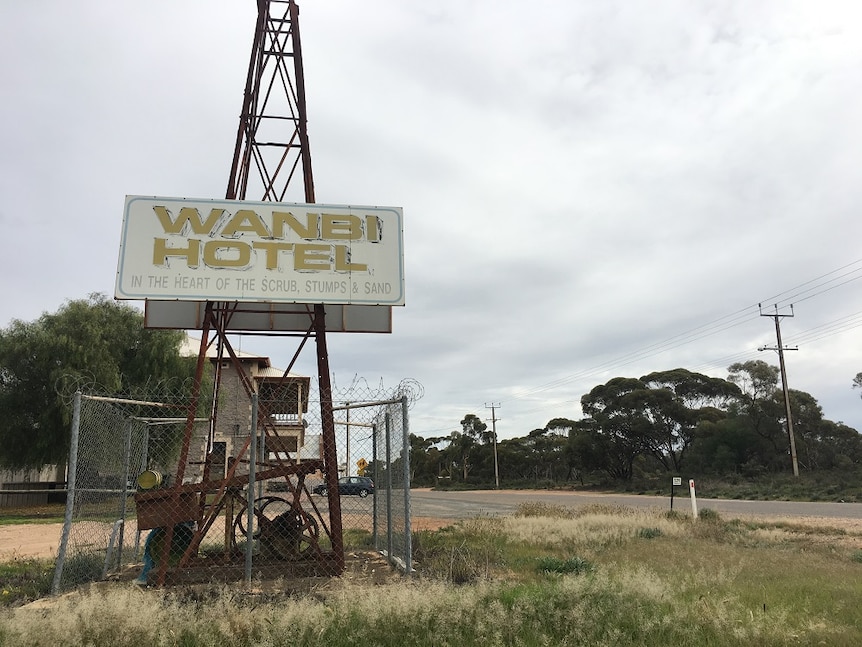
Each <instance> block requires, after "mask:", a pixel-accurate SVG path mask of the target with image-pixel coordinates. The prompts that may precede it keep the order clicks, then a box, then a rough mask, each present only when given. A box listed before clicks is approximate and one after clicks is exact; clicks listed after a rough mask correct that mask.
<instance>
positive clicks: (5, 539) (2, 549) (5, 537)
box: [0, 523, 63, 561]
mask: <svg viewBox="0 0 862 647" xmlns="http://www.w3.org/2000/svg"><path fill="white" fill-rule="evenodd" d="M62 532H63V524H62V523H34V524H13V525H4V526H0V561H10V560H13V559H16V558H17V559H28V558H33V557H46V558H50V557H55V556H56V555H57V549H58V548H59V546H60V535H61V534H62Z"/></svg>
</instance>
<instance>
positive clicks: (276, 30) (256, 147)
mask: <svg viewBox="0 0 862 647" xmlns="http://www.w3.org/2000/svg"><path fill="white" fill-rule="evenodd" d="M257 7H258V18H257V24H256V28H255V35H254V42H253V45H252V50H251V58H250V61H249V68H248V76H247V79H246V87H245V93H244V98H243V107H242V113H241V115H240V123H239V128H238V130H237V137H236V146H235V149H234V156H233V162H232V165H231V170H230V180H229V183H228V188H227V192H226V198H227V199H230V200H245V199H247V197H248V194H249V192H250V191H255V190H259V191H260V194H259V195H252V196H251V198H252V199H260V200H263V201H274V202H282V201H284V200H285V198H286V196H287V191H288V188H289V187H291V188H293V187H296V185H297V184H298V182H299V179H300V178H301V180H302V189H303V196H302V197H303V199H304V201H305V202H306V203H314V202H315V196H314V181H313V176H312V171H311V153H310V149H309V144H308V133H307V129H306V124H307V118H306V107H305V88H304V78H303V67H302V53H301V48H300V38H299V22H298V17H299V8H298V7H297V5H296V3H295V2H294V1H293V0H258V2H257ZM236 307H237V304H236V303H231V302H208V303H207V304H206V315H205V321H204V322H203V330H202V340H201V346H200V351H199V354H198V359H197V369H196V379H195V387H194V393H193V397H192V400H193V402H192V404H191V406H190V408H189V414H188V421H187V424H186V428H185V436H184V439H183V445H182V449H181V454H180V459H179V464H178V469H177V473H176V475H175V478H174V480H173V485H172V486H171V487H169V488H167V489H164V490H158V491H152V492H142V493H138V494H137V495H136V502H137V504H138V509H139V512H138V516H139V526H140V525H141V523H140V522H141V514H142V513H141V510H142V509H145V508H147V507H148V506H149V507H150V508H152V509H154V510H155V512H156V517H157V518H159V519H161V521H159V522H150V523H149V524H144V525H145V526H148V527H154V525H153V524H154V523H157V525H160V526H162V525H163V526H164V527H165V529H166V538H165V541H164V551H163V552H164V554H163V555H162V558H161V559H160V560H159V568H158V584H160V585H161V584H164V583H165V580H166V575H167V571H168V568H169V565H168V562H169V560H168V552H169V550H170V547H171V545H172V539H173V533H174V524H175V523H179V522H181V521H184V520H185V517H187V516H189V514H190V513H191V512H190V511H191V510H192V509H193V508H194V506H195V505H196V506H198V512H197V517H196V519H195V521H196V522H197V529H196V530H195V534H194V536H193V538H192V540H191V543H190V545H189V546H188V548H187V549H186V550H185V553H184V554H183V556H182V557H181V559H180V561H179V564H178V567H177V568H178V570H181V569H183V568H184V567H187V566H188V565H189V564H190V563H191V562H192V561H193V555H194V554H195V552H196V550H197V548H198V547H199V545H200V542H201V540H202V539H203V537H204V535H205V534H206V532H207V531H208V530H209V529H210V528H211V527H212V525H213V523H214V522H215V520H216V518H217V517H218V516H219V515H220V514H227V513H226V512H225V510H224V506H225V502H226V501H227V500H228V499H229V496H227V494H228V493H229V491H230V490H231V489H232V488H234V489H235V488H238V487H242V486H247V487H251V482H252V479H253V478H254V480H255V482H259V481H260V480H265V479H270V478H284V480H285V481H286V482H287V485H288V489H289V497H290V498H291V499H292V501H293V502H294V504H295V505H296V506H297V510H300V511H301V508H300V507H299V501H300V497H301V496H302V495H303V494H305V495H306V496H307V498H308V499H309V501H310V496H308V490H307V489H306V488H305V486H304V477H305V476H306V475H307V473H309V471H311V470H317V469H320V470H321V471H322V472H323V475H324V480H325V482H326V483H327V485H328V491H329V494H328V503H329V506H328V508H329V513H328V516H329V520H328V523H326V521H325V520H324V519H323V518H322V514H321V512H320V511H319V510H318V509H317V506H316V505H315V504H314V503H313V501H312V502H311V508H312V509H313V513H314V515H315V516H316V518H317V519H318V520H319V522H320V525H321V526H322V527H323V529H324V531H325V532H326V534H327V535H328V536H329V540H330V543H331V550H330V551H328V552H327V554H325V555H324V554H322V553H321V551H320V550H319V549H317V550H312V551H310V552H311V553H312V557H315V558H317V559H318V560H323V561H325V562H326V563H327V564H330V565H331V571H330V572H332V573H335V574H338V573H341V572H342V571H343V570H344V565H345V561H344V542H343V528H342V515H341V503H340V498H339V495H338V460H337V452H336V442H335V424H334V420H333V406H332V386H331V383H330V377H329V375H330V371H329V356H328V350H327V344H326V322H325V319H324V306H323V305H322V304H313V305H312V304H309V305H302V304H299V305H297V308H298V309H299V310H304V311H305V312H307V314H308V329H307V331H306V332H305V333H304V334H301V333H300V334H298V335H297V333H285V335H288V336H298V337H299V342H298V348H297V350H296V354H295V355H294V357H293V359H292V360H291V363H290V366H289V367H288V368H287V369H286V370H285V372H284V375H283V377H282V383H283V382H284V381H285V380H286V379H287V376H288V374H289V372H290V370H291V368H292V366H293V364H294V362H295V361H296V359H297V358H298V356H299V353H300V352H301V350H302V348H303V346H304V345H305V343H306V342H307V341H308V340H309V339H311V338H314V340H315V343H316V350H317V371H318V389H319V398H320V415H321V425H322V439H323V457H322V460H319V461H310V462H309V461H303V463H302V464H301V465H300V464H298V463H294V462H293V461H292V460H290V459H289V458H282V459H279V460H278V461H277V464H275V465H268V466H265V467H264V469H263V471H262V472H261V473H258V474H256V475H253V474H248V475H237V474H236V472H235V470H236V466H237V465H239V463H240V459H241V458H242V456H243V455H247V454H248V452H249V443H248V442H246V444H245V445H244V446H243V448H242V449H241V451H240V456H238V457H237V461H236V462H235V463H234V464H233V466H232V468H230V469H228V471H227V473H226V474H225V475H224V477H223V478H219V479H216V480H210V478H209V473H208V472H205V473H204V478H203V480H202V482H200V483H183V480H184V476H185V471H186V468H187V463H188V460H189V445H190V442H191V436H192V428H193V421H194V419H195V417H196V411H197V409H198V405H199V400H200V395H201V384H202V380H203V374H204V370H205V366H206V364H207V350H208V348H209V347H210V345H211V344H213V343H215V344H217V348H218V358H219V360H221V358H222V357H224V358H225V360H227V358H228V357H229V358H230V361H231V363H232V365H233V367H234V368H235V369H236V370H237V371H238V373H240V375H241V379H242V383H243V386H244V388H245V391H246V393H247V395H249V396H250V397H251V396H252V393H253V391H254V385H253V381H252V379H251V378H250V377H249V376H248V375H247V374H245V372H244V368H243V367H242V364H241V362H240V361H239V359H238V358H237V356H236V353H235V352H234V350H233V348H232V346H231V344H230V341H229V340H228V337H227V330H228V323H229V322H230V319H231V317H232V315H233V313H234V311H235V309H236ZM251 334H253V333H251ZM211 335H212V337H211ZM221 364H222V362H221V361H219V362H217V366H221ZM219 375H220V373H219V371H218V370H217V372H216V378H215V392H216V396H215V397H214V398H213V408H212V416H213V419H214V420H215V418H216V417H217V413H218V412H217V402H218V397H217V394H218V389H219V385H220V378H219ZM268 414H269V412H268V411H266V408H265V407H261V408H259V409H258V411H257V425H258V426H259V427H262V428H263V429H264V430H265V433H266V434H267V436H268V437H273V436H277V435H278V434H277V430H276V429H275V428H274V427H273V426H272V425H271V424H268ZM253 424H254V421H253ZM252 436H254V434H253V433H252ZM249 440H250V439H249ZM207 449H208V450H211V449H212V432H211V437H210V439H209V441H208V448H207ZM291 476H293V477H294V478H296V479H297V484H296V485H294V484H293V483H291V480H290V477H291ZM190 501H191V502H192V503H189V502H190ZM184 510H185V512H183V511H184ZM302 514H303V515H304V514H305V513H304V512H302ZM315 523H316V522H315Z"/></svg>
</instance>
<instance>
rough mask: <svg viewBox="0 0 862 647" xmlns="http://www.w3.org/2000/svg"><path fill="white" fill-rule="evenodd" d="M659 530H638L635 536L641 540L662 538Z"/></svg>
mask: <svg viewBox="0 0 862 647" xmlns="http://www.w3.org/2000/svg"><path fill="white" fill-rule="evenodd" d="M662 534H663V533H662V531H661V528H638V531H637V536H638V537H640V538H641V539H655V538H656V537H661V536H662Z"/></svg>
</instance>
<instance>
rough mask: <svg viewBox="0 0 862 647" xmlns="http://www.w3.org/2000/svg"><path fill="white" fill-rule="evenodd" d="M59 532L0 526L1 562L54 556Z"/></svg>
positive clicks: (430, 524)
mask: <svg viewBox="0 0 862 647" xmlns="http://www.w3.org/2000/svg"><path fill="white" fill-rule="evenodd" d="M412 524H413V530H437V529H438V528H442V527H443V526H448V525H451V524H452V520H451V519H432V518H429V517H416V518H414V519H412ZM62 532H63V524H61V523H34V524H12V525H0V562H8V561H11V560H13V559H31V558H46V559H50V558H53V557H56V556H57V550H58V548H59V546H60V535H61V534H62Z"/></svg>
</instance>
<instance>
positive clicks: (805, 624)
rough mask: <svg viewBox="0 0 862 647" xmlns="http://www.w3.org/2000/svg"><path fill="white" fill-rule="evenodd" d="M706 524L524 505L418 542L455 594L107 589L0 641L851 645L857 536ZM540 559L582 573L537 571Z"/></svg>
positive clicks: (779, 526)
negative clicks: (461, 568) (449, 570)
mask: <svg viewBox="0 0 862 647" xmlns="http://www.w3.org/2000/svg"><path fill="white" fill-rule="evenodd" d="M707 517H708V518H707V519H704V520H702V521H693V520H691V519H690V518H688V517H685V516H683V515H669V514H668V513H667V512H664V511H660V510H635V509H627V508H606V507H586V508H579V509H574V510H572V509H565V508H556V507H548V506H540V505H533V506H529V507H527V508H525V509H523V510H521V511H519V514H518V515H517V516H514V517H499V518H498V517H487V516H483V517H477V518H475V519H471V520H466V521H463V522H459V523H457V524H455V525H453V526H450V527H446V528H442V529H438V530H425V531H422V532H420V533H417V544H419V545H420V547H421V548H422V550H424V551H425V552H426V556H427V557H428V559H427V560H426V561H425V562H423V560H417V562H418V566H419V568H420V569H424V568H425V567H426V566H428V565H429V564H430V563H431V562H432V561H433V560H432V559H431V558H432V557H433V556H434V554H437V555H439V556H440V557H441V559H442V560H443V562H444V564H445V563H446V560H447V559H449V560H450V562H449V563H450V564H451V558H452V555H454V554H455V553H456V551H460V553H458V554H459V555H460V556H462V557H463V558H464V559H465V560H473V562H471V563H468V564H465V565H466V566H470V564H472V565H473V566H475V567H476V569H475V570H476V576H475V577H473V578H472V579H471V580H470V582H471V583H470V584H467V585H455V584H453V580H452V579H451V578H447V577H446V573H445V569H443V570H442V571H440V572H439V573H438V574H437V575H434V574H432V573H430V572H429V571H427V570H422V571H421V573H420V576H419V577H417V578H414V579H412V580H406V581H405V580H402V579H401V578H400V577H398V576H393V577H383V578H381V577H380V576H379V573H377V571H378V569H380V568H381V567H382V564H381V563H380V562H378V561H374V560H368V561H365V562H362V561H361V560H360V561H357V568H354V569H352V570H351V571H350V572H349V573H348V574H347V575H345V576H344V577H342V578H339V579H336V580H326V581H324V582H321V583H320V584H319V585H314V586H311V587H309V588H307V589H305V590H303V592H302V593H301V594H293V595H289V594H286V593H284V591H285V590H289V589H290V587H289V583H286V582H276V583H270V586H263V585H259V586H258V587H257V588H256V590H255V592H254V593H251V592H244V591H240V590H237V589H227V588H219V589H200V590H194V591H192V590H168V591H161V590H140V589H138V588H136V587H132V586H131V585H128V584H126V585H119V584H115V585H107V584H105V585H99V586H93V587H91V588H90V589H89V590H84V591H80V592H76V593H73V594H69V595H67V596H63V597H61V598H57V599H53V600H50V601H49V603H48V604H42V605H31V606H28V607H22V608H18V609H7V610H5V611H3V612H2V613H0V645H16V646H17V645H25V646H26V645H29V646H31V647H41V646H42V645H46V646H47V645H51V646H52V647H53V646H55V645H62V646H69V647H73V646H77V645H88V646H92V647H100V646H102V645H106V646H107V645H110V647H126V646H129V647H131V646H132V645H135V646H137V645H140V644H147V645H151V646H152V647H159V646H161V645H183V646H185V647H191V646H193V645H218V646H219V647H232V646H234V645H237V646H238V645H272V646H273V647H275V646H278V645H308V646H317V645H321V646H323V645H325V646H326V647H342V646H345V647H346V646H347V645H358V644H367V645H382V646H389V645H391V646H392V647H396V646H397V647H402V646H403V645H435V646H437V645H459V647H460V646H470V645H483V646H484V645H527V646H530V645H543V644H544V645H547V644H590V645H599V646H601V645H606V646H610V645H614V646H618V645H631V646H634V645H638V646H641V645H645V646H649V645H661V646H662V647H666V646H667V645H675V646H685V645H698V646H700V645H766V646H769V645H787V644H812V645H813V644H826V645H838V646H841V645H847V646H849V645H857V644H862V609H860V608H859V605H858V600H859V599H860V597H862V563H859V562H858V561H856V560H854V558H853V555H854V554H855V552H854V551H858V550H859V548H858V546H860V545H862V542H860V537H862V534H856V533H855V532H854V531H846V530H843V529H840V528H837V527H836V528H833V529H831V530H828V529H827V530H822V529H821V530H816V529H814V527H812V526H808V525H806V524H786V523H783V522H774V523H771V522H767V521H756V522H755V521H751V520H748V521H744V522H743V521H735V520H724V519H722V518H720V517H719V516H718V515H714V514H713V515H707ZM644 529H647V530H648V532H644ZM829 538H836V539H841V540H842V541H844V540H848V541H847V542H846V543H841V544H837V545H836V544H830V541H829ZM852 542H856V544H855V545H856V548H855V549H854V548H853V543H852ZM546 555H553V556H555V557H560V558H561V559H566V558H573V557H578V556H579V557H587V558H588V559H589V560H590V563H591V564H593V565H594V566H595V567H594V568H593V569H591V570H588V571H581V572H579V573H578V574H574V573H573V574H564V573H554V572H547V571H546V572H541V571H539V570H537V569H536V568H535V564H536V562H537V560H538V559H539V558H540V557H542V556H546ZM375 574H377V577H376V578H375ZM292 590H294V591H296V590H297V589H295V588H294V589H292Z"/></svg>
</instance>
